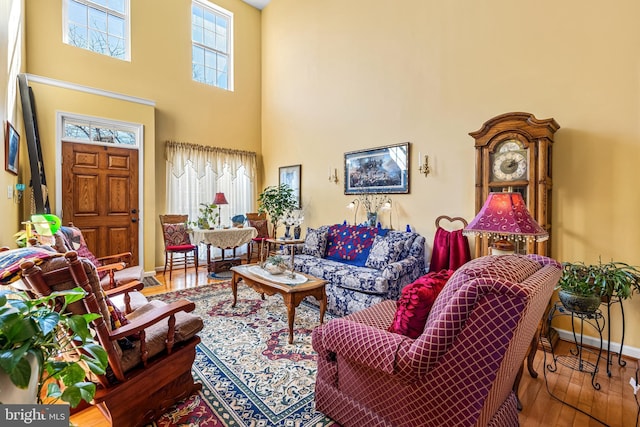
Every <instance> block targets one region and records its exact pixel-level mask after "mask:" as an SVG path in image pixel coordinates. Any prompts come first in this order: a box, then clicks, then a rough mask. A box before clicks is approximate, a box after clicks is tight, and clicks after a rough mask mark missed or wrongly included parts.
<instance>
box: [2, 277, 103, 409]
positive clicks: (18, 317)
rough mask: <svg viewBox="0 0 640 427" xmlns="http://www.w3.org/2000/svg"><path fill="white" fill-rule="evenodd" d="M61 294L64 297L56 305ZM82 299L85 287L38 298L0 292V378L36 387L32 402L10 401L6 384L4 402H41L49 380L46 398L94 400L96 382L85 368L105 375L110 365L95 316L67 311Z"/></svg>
mask: <svg viewBox="0 0 640 427" xmlns="http://www.w3.org/2000/svg"><path fill="white" fill-rule="evenodd" d="M57 297H62V298H59V299H58V300H57V301H63V303H61V304H60V305H61V307H59V308H58V309H56V307H55V303H56V301H55V299H56V298H57ZM83 297H84V291H83V290H82V288H75V289H73V290H67V291H60V292H53V293H52V294H51V295H49V296H46V297H40V298H35V299H32V298H29V296H28V295H26V294H25V293H23V292H17V291H13V290H2V291H0V377H1V378H2V379H3V380H4V382H5V383H6V384H9V385H15V386H16V387H17V388H18V389H25V388H27V386H28V385H29V383H30V382H31V383H32V384H35V385H36V386H37V388H36V389H35V390H34V394H33V395H32V396H31V397H30V398H29V400H30V401H21V400H22V399H24V398H23V397H18V398H17V399H18V401H13V402H9V401H10V400H12V399H11V398H10V397H9V396H10V391H9V390H8V389H7V387H8V385H6V384H5V385H4V386H3V387H2V393H1V394H0V396H2V397H0V400H2V403H36V402H41V398H42V387H43V386H44V385H45V384H46V386H47V392H46V397H49V398H52V399H54V401H55V400H57V399H61V400H63V401H65V402H68V403H69V404H70V405H71V407H76V406H77V405H78V404H79V403H80V401H81V400H84V401H87V402H89V401H91V400H92V399H93V396H94V394H95V391H96V385H95V384H94V383H92V382H88V381H86V380H85V378H86V372H85V368H84V367H83V366H86V367H88V368H89V369H90V370H91V372H93V373H95V374H98V375H101V374H104V373H105V369H106V366H107V352H106V351H105V350H104V348H102V347H101V346H100V345H99V344H97V343H96V342H95V341H94V340H93V338H92V335H91V332H90V330H89V325H88V324H89V322H91V321H92V320H94V319H95V318H96V317H97V315H95V314H84V315H76V314H70V313H66V312H65V309H66V307H67V305H69V304H71V303H73V302H76V301H79V300H81V299H82V298H83ZM72 341H73V344H72ZM79 350H80V351H81V352H80V351H79ZM78 354H80V356H79V357H78ZM65 356H66V357H65ZM71 356H73V357H71ZM32 366H34V367H35V369H36V372H34V369H32ZM59 384H62V385H63V387H62V388H61V387H60V385H59ZM18 391H19V390H18Z"/></svg>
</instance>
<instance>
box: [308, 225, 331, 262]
mask: <svg viewBox="0 0 640 427" xmlns="http://www.w3.org/2000/svg"><path fill="white" fill-rule="evenodd" d="M326 247H327V231H326V230H316V229H313V228H307V235H306V237H305V239H304V246H303V247H302V253H303V254H305V255H311V256H314V257H318V258H322V257H323V256H324V251H325V249H326Z"/></svg>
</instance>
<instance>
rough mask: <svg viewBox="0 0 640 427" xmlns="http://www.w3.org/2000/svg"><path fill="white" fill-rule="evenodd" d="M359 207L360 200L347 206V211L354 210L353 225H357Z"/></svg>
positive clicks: (354, 200) (355, 200)
mask: <svg viewBox="0 0 640 427" xmlns="http://www.w3.org/2000/svg"><path fill="white" fill-rule="evenodd" d="M359 207H360V200H358V199H353V201H352V202H351V203H349V204H348V205H347V209H349V210H351V209H353V222H352V223H351V225H356V218H357V216H358V208H359Z"/></svg>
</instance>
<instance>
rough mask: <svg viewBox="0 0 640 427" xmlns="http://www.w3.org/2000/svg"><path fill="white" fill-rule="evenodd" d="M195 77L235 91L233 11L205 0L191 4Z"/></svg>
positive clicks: (194, 78) (206, 82)
mask: <svg viewBox="0 0 640 427" xmlns="http://www.w3.org/2000/svg"><path fill="white" fill-rule="evenodd" d="M191 39H192V60H191V61H192V62H191V69H192V76H193V80H195V81H197V82H200V83H205V84H208V85H211V86H217V87H219V88H221V89H226V90H230V91H232V90H233V13H231V12H229V11H228V10H225V9H223V8H221V7H219V6H216V5H214V4H213V3H209V2H208V1H205V0H195V1H194V2H193V3H192V5H191Z"/></svg>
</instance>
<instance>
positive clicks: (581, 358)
mask: <svg viewBox="0 0 640 427" xmlns="http://www.w3.org/2000/svg"><path fill="white" fill-rule="evenodd" d="M559 316H571V329H572V332H573V344H574V347H573V348H571V349H570V350H569V354H566V355H556V354H555V352H554V349H553V344H551V341H550V340H549V341H548V342H547V343H545V344H546V346H545V349H544V350H545V352H544V353H545V362H544V363H545V366H544V369H546V370H548V371H549V372H555V371H557V369H558V366H557V364H558V363H559V364H561V365H564V366H566V367H568V368H571V369H573V370H576V371H580V372H586V373H588V374H590V375H591V385H592V386H593V388H594V389H596V390H600V383H598V382H597V381H596V375H597V374H598V370H599V364H600V358H602V331H603V330H604V327H605V323H606V322H605V319H604V316H603V315H602V312H601V311H600V310H599V309H598V310H596V311H595V312H594V313H582V312H573V311H570V310H568V309H566V308H565V307H564V305H562V303H561V302H559V301H558V302H556V303H555V304H554V305H553V307H552V308H551V310H550V311H549V318H548V325H549V328H548V329H551V321H552V320H553V319H554V318H556V317H559ZM575 320H577V321H578V322H576V321H575ZM576 323H578V325H579V328H578V329H577V328H576ZM587 325H589V326H591V327H592V328H593V329H594V330H595V331H596V332H597V333H598V336H599V338H600V347H599V348H598V349H590V348H587V347H585V346H584V343H583V336H584V334H583V333H584V328H585V327H586V326H587ZM547 350H548V351H549V353H550V355H551V362H550V363H549V364H547V361H546V357H547ZM589 355H595V361H590V360H589ZM591 359H592V360H593V358H591ZM608 366H609V352H608V350H607V372H609V371H608ZM609 375H610V374H609Z"/></svg>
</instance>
